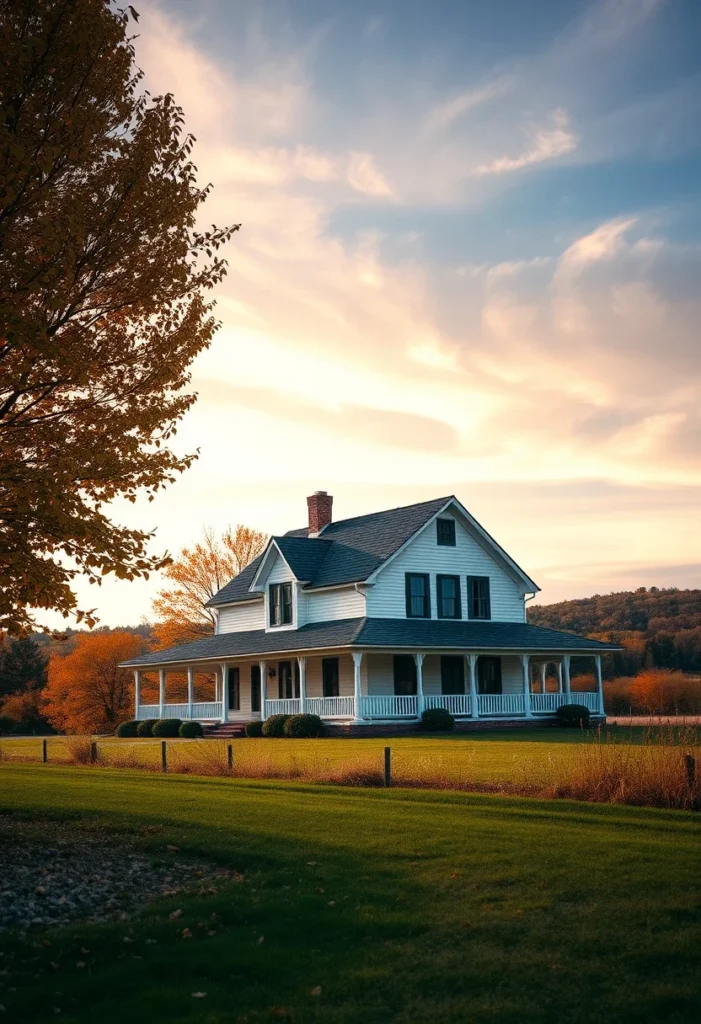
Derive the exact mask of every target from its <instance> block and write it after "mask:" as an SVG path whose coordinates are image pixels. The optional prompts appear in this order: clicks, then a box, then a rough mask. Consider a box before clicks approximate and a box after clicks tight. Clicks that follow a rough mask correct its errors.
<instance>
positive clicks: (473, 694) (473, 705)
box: [467, 654, 480, 718]
mask: <svg viewBox="0 0 701 1024" xmlns="http://www.w3.org/2000/svg"><path fill="white" fill-rule="evenodd" d="M467 676H468V679H469V680H470V718H479V716H480V709H479V701H478V699H477V655H476V654H468V655H467Z"/></svg>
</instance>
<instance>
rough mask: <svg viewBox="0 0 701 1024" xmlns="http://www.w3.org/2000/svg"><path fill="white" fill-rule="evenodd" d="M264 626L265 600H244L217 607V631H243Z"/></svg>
mask: <svg viewBox="0 0 701 1024" xmlns="http://www.w3.org/2000/svg"><path fill="white" fill-rule="evenodd" d="M264 628H265V601H264V600H263V598H262V597H261V598H260V600H258V601H246V602H244V603H243V604H232V605H225V606H224V607H223V608H220V609H219V627H218V629H217V632H218V633H243V632H247V631H248V630H252V629H264Z"/></svg>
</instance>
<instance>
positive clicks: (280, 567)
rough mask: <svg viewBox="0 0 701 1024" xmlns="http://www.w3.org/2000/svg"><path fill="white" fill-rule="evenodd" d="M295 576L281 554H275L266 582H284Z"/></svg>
mask: <svg viewBox="0 0 701 1024" xmlns="http://www.w3.org/2000/svg"><path fill="white" fill-rule="evenodd" d="M294 578H295V575H294V573H293V572H292V570H291V569H290V567H289V565H288V564H287V562H286V561H285V559H284V558H282V556H281V555H277V557H276V558H275V561H274V562H273V564H272V566H271V569H270V572H269V573H268V578H267V579H266V581H265V582H266V583H285V582H286V581H287V580H293V579H294Z"/></svg>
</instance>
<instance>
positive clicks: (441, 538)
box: [436, 519, 455, 548]
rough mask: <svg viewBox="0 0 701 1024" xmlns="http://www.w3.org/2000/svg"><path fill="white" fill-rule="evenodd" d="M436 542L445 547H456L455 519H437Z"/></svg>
mask: <svg viewBox="0 0 701 1024" xmlns="http://www.w3.org/2000/svg"><path fill="white" fill-rule="evenodd" d="M436 541H437V543H438V544H440V545H442V546H443V547H448V548H454V547H455V520H454V519H436Z"/></svg>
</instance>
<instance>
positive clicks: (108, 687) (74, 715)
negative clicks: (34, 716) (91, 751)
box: [44, 630, 145, 733]
mask: <svg viewBox="0 0 701 1024" xmlns="http://www.w3.org/2000/svg"><path fill="white" fill-rule="evenodd" d="M144 649H145V643H144V639H143V637H140V636H136V635H135V634H134V633H127V632H125V631H122V630H115V632H113V633H107V632H104V633H102V632H100V633H86V634H81V635H79V636H78V637H77V638H76V640H75V645H74V646H73V648H72V650H71V651H70V652H69V653H68V654H61V653H59V652H56V653H54V654H52V656H51V659H50V661H49V682H48V685H47V687H46V689H45V690H44V714H45V716H46V717H47V718H48V720H49V721H50V722H51V724H52V725H53V726H54V727H55V728H56V729H58V730H60V731H61V732H69V733H80V732H86V733H93V732H109V731H111V730H113V729H115V728H116V727H117V726H118V725H119V723H120V722H123V721H125V720H126V719H129V718H133V711H134V706H133V682H134V677H133V674H132V672H131V670H130V669H124V668H119V663H120V662H122V661H126V660H128V659H129V658H134V657H137V656H138V655H139V654H143V652H144Z"/></svg>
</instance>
